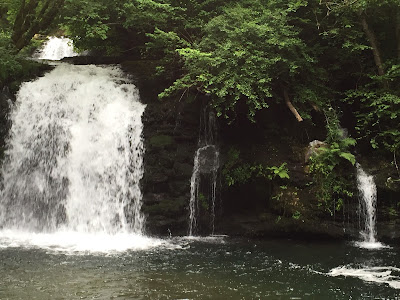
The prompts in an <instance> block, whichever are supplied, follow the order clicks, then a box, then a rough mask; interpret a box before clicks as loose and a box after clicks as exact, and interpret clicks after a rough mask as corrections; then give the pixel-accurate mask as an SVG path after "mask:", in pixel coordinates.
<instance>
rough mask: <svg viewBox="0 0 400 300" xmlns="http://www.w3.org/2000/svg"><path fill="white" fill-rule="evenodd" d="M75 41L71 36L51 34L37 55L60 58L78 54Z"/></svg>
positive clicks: (39, 56) (53, 58) (40, 57)
mask: <svg viewBox="0 0 400 300" xmlns="http://www.w3.org/2000/svg"><path fill="white" fill-rule="evenodd" d="M77 55H78V53H76V52H75V51H74V47H73V42H72V40H71V39H69V38H65V37H55V36H51V37H49V39H48V40H47V41H46V42H45V43H44V45H43V48H42V50H41V51H40V52H38V53H37V54H36V55H35V58H38V59H48V60H60V59H62V58H64V57H73V56H77Z"/></svg>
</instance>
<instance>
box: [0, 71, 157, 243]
mask: <svg viewBox="0 0 400 300" xmlns="http://www.w3.org/2000/svg"><path fill="white" fill-rule="evenodd" d="M144 109H145V105H144V104H142V103H141V102H140V101H139V94H138V91H137V89H136V87H135V86H134V85H133V84H132V83H130V81H129V80H128V79H127V78H126V76H125V75H124V74H123V72H122V71H121V70H120V69H119V68H118V67H115V66H108V67H99V66H94V65H89V66H74V65H68V64H59V65H57V66H56V67H55V69H54V70H53V71H51V72H49V73H47V74H46V75H45V76H43V77H41V78H38V79H37V80H35V81H33V82H26V83H24V84H23V85H22V86H21V88H20V90H19V92H18V95H17V100H16V103H15V104H14V105H13V107H12V110H11V113H10V116H9V117H10V120H11V122H12V128H11V130H10V134H9V138H8V141H7V142H8V145H7V150H6V155H5V160H4V162H3V166H2V170H1V174H2V178H3V183H2V185H0V188H1V190H0V229H1V231H0V244H1V242H4V241H8V242H9V243H11V244H12V243H14V242H15V243H17V244H26V243H28V244H29V243H32V244H39V245H41V244H42V243H44V244H45V245H47V246H50V245H51V246H54V247H55V246H57V245H58V244H59V243H61V244H62V245H61V246H63V245H64V246H72V245H75V246H76V247H75V249H86V248H87V250H91V247H93V246H94V247H96V244H99V245H98V246H100V248H101V247H105V249H109V248H110V249H114V248H115V249H116V248H118V247H120V246H121V247H122V248H137V247H139V248H140V247H143V243H142V242H143V241H142V240H141V241H138V238H139V239H144V240H145V238H144V237H143V235H142V233H143V225H144V216H143V214H142V213H141V203H142V202H141V201H142V194H141V190H140V187H139V181H140V179H141V178H142V175H143V151H144V148H143V140H142V129H143V124H142V120H141V118H142V114H143V112H144ZM43 235H45V236H46V237H45V238H43ZM35 238H36V240H34V241H32V239H35ZM15 239H16V240H17V241H15ZM82 242H83V243H84V244H85V243H86V244H85V245H84V246H82ZM153 242H154V241H153ZM5 243H7V242H5ZM121 243H122V244H123V245H119V244H121ZM0 246H1V245H0Z"/></svg>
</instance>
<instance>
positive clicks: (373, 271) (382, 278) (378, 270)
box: [328, 266, 400, 289]
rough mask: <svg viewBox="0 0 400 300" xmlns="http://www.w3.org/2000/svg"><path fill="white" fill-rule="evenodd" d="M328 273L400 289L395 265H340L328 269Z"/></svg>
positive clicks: (399, 272) (398, 272) (398, 275)
mask: <svg viewBox="0 0 400 300" xmlns="http://www.w3.org/2000/svg"><path fill="white" fill-rule="evenodd" d="M328 275H330V276H333V277H337V276H344V277H355V278H359V279H361V280H363V281H367V282H373V283H378V284H387V285H389V286H390V287H392V288H394V289H400V268H396V267H363V268H352V267H350V266H340V267H337V268H334V269H332V270H330V272H329V273H328Z"/></svg>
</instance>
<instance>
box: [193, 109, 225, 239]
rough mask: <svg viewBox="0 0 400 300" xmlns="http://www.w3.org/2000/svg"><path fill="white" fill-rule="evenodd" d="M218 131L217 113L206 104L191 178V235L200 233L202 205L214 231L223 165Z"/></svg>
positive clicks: (212, 231) (212, 232)
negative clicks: (219, 174)
mask: <svg viewBox="0 0 400 300" xmlns="http://www.w3.org/2000/svg"><path fill="white" fill-rule="evenodd" d="M216 131H217V130H216V120H215V114H214V112H212V111H209V110H208V109H207V108H205V109H204V110H203V114H202V115H201V118H200V134H199V148H198V149H197V151H196V153H195V156H194V162H193V172H192V177H191V180H190V201H189V212H190V213H189V236H193V235H194V234H196V233H197V229H198V220H197V219H198V217H199V214H200V210H201V209H202V210H203V211H207V213H208V214H209V219H210V228H211V234H214V223H215V207H216V197H217V177H218V168H219V150H218V147H217V146H216ZM199 202H201V203H199Z"/></svg>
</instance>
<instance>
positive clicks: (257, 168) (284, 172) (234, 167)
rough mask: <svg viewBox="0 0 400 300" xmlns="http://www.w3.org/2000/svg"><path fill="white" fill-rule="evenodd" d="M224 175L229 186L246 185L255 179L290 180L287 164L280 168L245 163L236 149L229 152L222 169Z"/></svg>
mask: <svg viewBox="0 0 400 300" xmlns="http://www.w3.org/2000/svg"><path fill="white" fill-rule="evenodd" d="M222 175H223V177H224V179H225V183H226V185H227V186H233V185H240V184H244V183H246V182H249V181H250V180H252V179H254V178H264V179H266V180H268V181H270V180H274V179H289V178H290V177H289V170H288V168H287V164H286V163H283V164H281V165H280V166H264V165H262V164H254V165H250V164H248V163H243V161H242V160H241V159H240V151H239V150H237V149H235V148H231V149H230V150H229V152H228V158H227V162H226V163H225V165H224V168H223V169H222Z"/></svg>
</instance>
